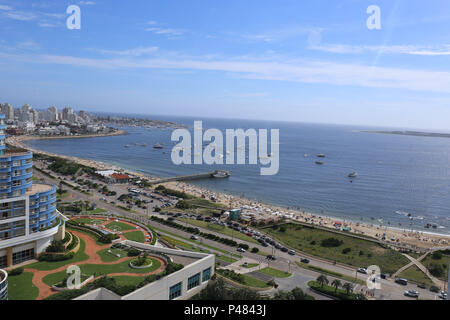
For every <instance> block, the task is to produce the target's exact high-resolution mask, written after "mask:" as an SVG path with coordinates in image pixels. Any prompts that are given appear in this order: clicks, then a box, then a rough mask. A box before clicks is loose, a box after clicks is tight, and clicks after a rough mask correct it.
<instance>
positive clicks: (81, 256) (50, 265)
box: [26, 238, 89, 271]
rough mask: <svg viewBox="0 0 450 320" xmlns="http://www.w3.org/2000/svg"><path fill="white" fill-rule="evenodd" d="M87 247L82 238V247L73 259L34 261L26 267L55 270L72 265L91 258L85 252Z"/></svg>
mask: <svg viewBox="0 0 450 320" xmlns="http://www.w3.org/2000/svg"><path fill="white" fill-rule="evenodd" d="M85 249H86V243H85V242H84V241H83V239H81V238H80V249H79V250H78V252H77V253H76V254H75V256H74V257H73V258H72V259H69V260H64V261H55V262H47V261H41V262H36V263H32V264H29V265H27V266H26V268H30V269H37V270H44V271H45V270H54V269H57V268H59V267H62V266H65V265H70V264H72V263H75V262H81V261H84V260H87V259H89V256H88V255H87V254H86V253H84V250H85Z"/></svg>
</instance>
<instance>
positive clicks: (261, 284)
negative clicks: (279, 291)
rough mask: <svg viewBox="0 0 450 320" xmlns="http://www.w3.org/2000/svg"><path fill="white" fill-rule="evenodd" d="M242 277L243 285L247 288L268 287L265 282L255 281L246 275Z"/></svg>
mask: <svg viewBox="0 0 450 320" xmlns="http://www.w3.org/2000/svg"><path fill="white" fill-rule="evenodd" d="M242 276H243V277H244V281H245V284H246V285H247V286H249V287H254V288H268V287H270V286H269V285H268V284H267V283H266V282H264V281H262V280H259V279H256V278H254V277H251V276H248V275H246V274H243V275H242Z"/></svg>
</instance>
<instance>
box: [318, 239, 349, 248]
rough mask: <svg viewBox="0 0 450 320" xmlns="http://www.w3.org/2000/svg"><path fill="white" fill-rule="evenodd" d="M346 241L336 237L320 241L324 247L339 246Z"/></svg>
mask: <svg viewBox="0 0 450 320" xmlns="http://www.w3.org/2000/svg"><path fill="white" fill-rule="evenodd" d="M343 243H344V241H342V240H339V239H336V238H328V239H324V240H322V242H321V243H320V245H321V246H322V247H328V248H329V247H339V246H341V245H342V244H343Z"/></svg>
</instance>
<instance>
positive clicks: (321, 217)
mask: <svg viewBox="0 0 450 320" xmlns="http://www.w3.org/2000/svg"><path fill="white" fill-rule="evenodd" d="M120 134H125V131H123V130H120V131H117V132H114V134H109V135H94V136H90V137H89V138H94V137H102V136H114V135H120ZM76 137H78V138H88V136H76ZM76 137H71V136H67V137H66V136H62V137H54V138H68V139H70V138H76ZM40 138H41V137H37V136H12V137H8V138H7V141H6V142H7V143H8V144H10V145H13V146H16V147H20V148H24V149H28V150H30V151H32V152H34V153H40V154H44V155H47V156H54V157H60V158H63V159H66V160H71V161H74V162H77V163H79V164H82V165H85V166H89V167H94V168H97V169H99V170H106V169H113V170H116V171H121V172H128V173H130V174H132V175H135V176H138V177H143V178H146V179H149V182H150V183H151V182H152V180H154V179H158V178H159V177H156V176H150V175H146V174H142V173H138V172H136V171H134V170H128V169H124V168H122V167H119V166H117V165H112V164H109V163H105V162H101V161H98V160H88V159H83V158H78V157H73V156H66V155H60V154H54V153H50V152H46V151H41V150H36V149H33V148H30V147H28V146H27V145H25V144H24V142H25V141H30V140H40ZM163 185H165V186H166V187H168V188H171V189H176V190H179V191H184V192H186V193H189V194H192V195H195V196H198V197H201V196H205V197H206V198H208V199H209V197H210V196H211V195H214V196H215V197H216V199H217V202H219V203H221V204H225V205H226V206H227V207H228V206H229V205H230V203H231V206H232V207H234V208H242V207H244V208H248V210H244V211H249V212H254V213H256V214H261V215H266V216H269V215H271V216H272V217H273V218H281V217H282V216H287V217H288V219H290V220H292V221H293V222H296V221H298V222H302V223H308V224H310V225H313V226H320V227H326V228H330V229H333V224H334V222H335V221H340V222H342V226H347V227H350V228H351V231H350V232H348V233H349V235H352V234H354V235H357V236H360V235H363V236H369V237H372V238H374V239H377V240H381V237H382V235H383V234H384V233H385V234H386V240H391V239H392V238H395V239H396V240H397V239H399V242H395V243H396V244H401V245H407V246H410V247H412V249H414V247H418V248H422V249H427V248H435V247H442V246H449V242H450V235H446V234H439V233H433V232H428V231H419V230H411V229H407V228H397V227H391V226H389V227H388V226H380V225H377V224H376V223H375V221H374V222H373V223H370V222H367V221H364V222H360V221H354V220H351V219H348V218H342V217H341V218H338V217H333V216H327V215H326V214H323V213H321V214H315V213H310V212H306V211H299V210H293V209H288V208H283V207H282V206H279V205H272V204H268V203H264V202H263V201H261V200H251V199H246V198H241V197H238V196H234V195H231V194H226V193H224V192H218V191H213V190H209V189H205V188H203V187H200V186H197V185H194V184H190V183H187V182H180V181H173V182H166V183H163ZM386 243H387V244H389V242H386ZM391 244H392V243H391Z"/></svg>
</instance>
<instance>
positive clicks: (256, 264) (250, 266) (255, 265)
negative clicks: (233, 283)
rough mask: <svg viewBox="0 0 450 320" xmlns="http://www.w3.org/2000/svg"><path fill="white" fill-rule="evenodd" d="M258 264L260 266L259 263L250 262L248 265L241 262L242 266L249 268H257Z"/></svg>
mask: <svg viewBox="0 0 450 320" xmlns="http://www.w3.org/2000/svg"><path fill="white" fill-rule="evenodd" d="M257 266H259V264H258V263H249V264H247V265H243V264H241V267H243V268H247V269H251V268H255V267H257Z"/></svg>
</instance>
